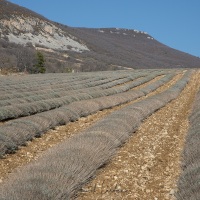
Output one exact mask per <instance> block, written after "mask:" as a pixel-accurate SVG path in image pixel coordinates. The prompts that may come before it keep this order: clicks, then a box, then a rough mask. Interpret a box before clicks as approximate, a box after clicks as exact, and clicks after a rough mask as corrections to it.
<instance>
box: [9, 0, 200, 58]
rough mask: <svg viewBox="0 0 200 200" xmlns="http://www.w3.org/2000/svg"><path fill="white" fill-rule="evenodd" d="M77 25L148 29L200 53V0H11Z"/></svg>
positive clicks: (166, 41) (168, 41)
mask: <svg viewBox="0 0 200 200" xmlns="http://www.w3.org/2000/svg"><path fill="white" fill-rule="evenodd" d="M10 2H13V3H16V4H18V5H21V6H24V7H26V8H29V9H31V10H33V11H35V12H37V13H39V14H42V15H43V16H45V17H47V18H48V19H51V20H53V21H56V22H60V23H63V24H66V25H68V26H74V27H92V28H99V27H101V28H104V27H117V28H129V29H137V30H140V31H146V32H148V33H149V34H150V35H151V36H153V37H154V38H155V39H157V40H158V41H160V42H161V43H164V44H166V45H168V46H170V47H172V48H175V49H178V50H181V51H184V52H187V53H190V54H192V55H195V56H198V57H200V21H199V20H200V0H151V1H150V0H57V1H55V0H10Z"/></svg>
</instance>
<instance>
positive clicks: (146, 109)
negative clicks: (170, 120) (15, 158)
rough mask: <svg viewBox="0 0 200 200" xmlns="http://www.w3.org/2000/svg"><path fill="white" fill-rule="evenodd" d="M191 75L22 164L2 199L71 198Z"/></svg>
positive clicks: (0, 193) (1, 189) (4, 187)
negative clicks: (26, 163)
mask: <svg viewBox="0 0 200 200" xmlns="http://www.w3.org/2000/svg"><path fill="white" fill-rule="evenodd" d="M189 77H190V72H189V73H186V74H185V75H184V76H183V78H182V79H181V80H180V81H177V83H176V84H175V85H174V86H172V87H171V88H169V89H168V90H166V91H164V92H162V93H160V94H157V95H154V96H151V97H148V98H147V99H145V100H142V101H140V102H137V103H135V104H131V105H129V106H126V107H125V108H123V109H121V110H119V111H115V112H113V113H112V114H110V115H109V116H107V117H105V118H104V119H102V120H100V121H99V122H97V123H96V124H94V125H93V126H91V127H90V128H89V129H87V130H86V131H84V132H82V133H80V134H78V135H75V136H73V137H72V138H71V139H69V140H66V141H64V142H62V143H61V144H58V145H56V146H55V147H53V148H51V149H49V150H48V151H46V152H45V153H44V154H43V156H41V157H40V158H39V159H38V160H37V162H33V163H30V164H29V165H28V166H25V167H22V168H21V169H19V170H18V171H17V172H16V173H14V174H12V175H11V176H10V177H9V179H8V181H6V182H5V183H4V184H2V186H1V187H0V197H1V199H2V200H25V199H27V198H28V199H29V200H32V199H41V200H51V199H52V200H54V199H58V200H61V199H72V198H73V197H74V195H75V193H76V192H77V190H78V189H80V187H81V186H82V185H83V184H84V183H86V182H87V180H89V179H90V178H91V177H92V176H94V174H95V171H96V170H97V169H98V168H99V167H101V166H102V165H104V164H105V163H106V162H108V161H109V160H110V158H111V157H112V156H113V155H114V154H115V153H116V151H117V149H118V148H119V146H120V145H121V144H123V143H124V142H125V141H126V140H127V139H128V137H129V136H130V135H132V134H133V132H134V131H135V130H136V129H137V127H138V126H139V125H140V124H141V122H142V121H143V120H144V119H145V118H147V117H148V116H149V115H151V114H152V113H154V112H155V111H156V110H158V109H160V108H161V107H163V106H165V105H166V104H167V103H168V102H170V101H172V100H173V99H175V98H177V96H178V95H179V94H180V92H181V91H182V89H183V88H184V87H185V86H186V84H187V82H188V81H189ZM127 114H128V116H127Z"/></svg>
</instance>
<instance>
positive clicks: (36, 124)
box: [0, 74, 172, 156]
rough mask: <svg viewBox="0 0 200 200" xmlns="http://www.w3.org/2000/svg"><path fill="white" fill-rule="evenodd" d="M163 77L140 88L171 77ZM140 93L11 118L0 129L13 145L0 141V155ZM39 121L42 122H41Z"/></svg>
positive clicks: (107, 97) (76, 103)
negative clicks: (52, 129)
mask: <svg viewBox="0 0 200 200" xmlns="http://www.w3.org/2000/svg"><path fill="white" fill-rule="evenodd" d="M166 77H167V78H162V79H161V80H158V81H157V82H154V83H151V84H150V85H153V87H152V88H151V90H149V85H148V86H146V87H144V88H143V90H144V91H146V90H145V88H147V89H148V91H149V92H152V91H154V90H155V89H157V88H158V87H160V86H161V83H162V84H165V83H166V82H167V81H169V80H170V79H171V78H172V75H171V74H170V76H166ZM145 80H149V78H148V77H147V79H145ZM140 83H141V82H140ZM156 83H157V87H156ZM144 95H146V92H143V91H142V90H136V91H131V90H130V91H128V92H124V93H119V94H115V95H111V96H106V97H105V96H104V97H99V98H95V99H91V100H85V101H84V100H83V101H77V102H73V103H71V104H69V105H67V106H63V107H61V108H59V109H55V110H51V111H47V112H43V113H39V114H36V115H33V116H29V117H25V118H22V119H16V120H12V121H11V122H8V123H6V124H5V125H2V126H1V131H2V133H3V134H4V135H6V136H7V137H8V138H10V139H11V140H12V141H13V142H12V144H13V145H12V146H10V145H7V144H6V141H4V142H3V143H4V145H3V143H2V146H1V149H0V156H2V155H4V154H5V153H12V152H13V151H15V150H17V148H18V146H20V145H25V143H26V141H28V140H31V139H32V138H33V137H38V136H40V135H41V134H43V133H44V132H45V131H47V130H48V129H50V128H53V127H55V126H58V125H63V124H67V123H68V122H70V121H75V120H77V119H79V118H80V117H84V116H87V115H90V114H92V113H95V112H97V111H99V110H103V109H106V108H111V107H113V106H117V105H120V104H124V103H127V102H129V101H132V100H134V99H137V98H139V97H142V96H144ZM6 111H8V110H6ZM38 119H39V120H38ZM43 121H44V123H42V122H43ZM22 125H23V126H22ZM26 126H27V128H26ZM9 144H10V142H9ZM7 147H8V148H7Z"/></svg>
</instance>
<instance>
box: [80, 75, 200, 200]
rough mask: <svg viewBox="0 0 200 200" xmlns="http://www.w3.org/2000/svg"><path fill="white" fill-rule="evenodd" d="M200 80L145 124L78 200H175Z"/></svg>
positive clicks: (192, 81) (197, 78)
mask: <svg viewBox="0 0 200 200" xmlns="http://www.w3.org/2000/svg"><path fill="white" fill-rule="evenodd" d="M199 79H200V74H199V73H196V74H195V75H194V76H193V77H192V79H191V81H190V83H189V84H188V85H187V86H186V88H185V89H184V90H183V91H182V93H181V95H179V97H178V98H177V99H176V100H174V101H172V102H170V103H169V104H168V105H166V106H165V107H164V108H162V109H160V110H159V111H157V112H156V113H154V114H153V115H152V116H150V117H149V118H148V119H147V120H145V121H144V123H143V124H142V125H141V126H140V128H139V129H138V131H137V132H136V133H134V134H133V136H132V137H131V138H130V139H129V141H128V142H127V143H126V144H125V145H124V146H123V147H122V148H120V150H119V152H118V154H117V155H116V156H115V157H114V158H113V159H112V160H111V162H110V163H109V164H108V165H106V166H105V167H103V168H101V169H99V171H98V172H97V176H96V178H94V179H93V180H92V181H91V182H90V183H88V185H86V186H84V187H83V188H82V190H81V192H80V193H79V194H78V198H77V199H79V200H85V199H87V200H88V199H96V200H97V199H98V200H100V199H106V200H111V199H112V200H118V199H120V200H121V199H133V200H169V199H171V200H172V199H175V197H174V192H175V190H176V181H177V178H178V176H179V174H180V172H181V171H180V170H181V169H180V162H181V152H182V150H183V147H184V141H185V136H186V133H187V130H188V114H189V112H190V109H191V105H192V103H193V101H194V97H195V94H196V92H197V91H198V88H199V85H200V84H199Z"/></svg>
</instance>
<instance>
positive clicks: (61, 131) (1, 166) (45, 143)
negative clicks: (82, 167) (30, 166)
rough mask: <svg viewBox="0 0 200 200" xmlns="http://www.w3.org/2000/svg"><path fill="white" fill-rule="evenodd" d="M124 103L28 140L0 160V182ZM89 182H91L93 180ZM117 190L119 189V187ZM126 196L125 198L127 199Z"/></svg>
mask: <svg viewBox="0 0 200 200" xmlns="http://www.w3.org/2000/svg"><path fill="white" fill-rule="evenodd" d="M181 77H182V74H178V75H176V76H175V77H174V78H173V79H172V80H171V81H170V82H169V83H167V84H165V85H164V86H162V87H160V88H158V89H157V90H156V91H154V92H152V93H150V94H148V95H147V96H145V97H142V98H139V99H137V100H136V101H139V100H142V99H144V98H147V97H148V96H152V95H154V94H156V93H159V92H162V91H164V90H166V89H168V88H169V87H170V86H171V85H173V84H174V83H175V82H176V81H177V80H178V79H180V78H181ZM160 78H161V77H157V78H155V79H154V80H152V81H150V82H148V83H146V84H144V85H142V86H139V87H137V88H136V89H140V88H142V87H144V86H146V85H148V84H150V83H152V82H154V81H156V80H158V79H160ZM136 101H132V102H129V103H128V104H131V103H134V102H136ZM126 105H127V104H124V105H121V106H117V107H114V108H112V109H106V110H104V111H99V112H97V113H96V114H94V115H90V116H88V117H84V118H81V119H80V120H79V121H77V122H73V123H70V124H68V125H65V126H60V127H57V128H55V130H50V131H48V133H47V134H44V135H43V136H42V137H41V138H35V139H34V140H33V141H32V142H28V143H27V146H25V147H21V148H20V150H19V151H17V152H16V153H15V154H11V155H7V156H6V157H5V158H4V159H1V160H0V183H1V182H3V181H5V179H6V177H7V176H8V175H9V174H10V173H11V172H14V171H15V170H16V168H19V167H21V166H23V165H26V164H27V163H29V162H31V161H32V160H36V159H37V158H38V157H39V156H41V155H42V152H44V151H45V150H47V149H48V148H51V147H52V146H54V145H56V144H58V143H59V142H61V141H63V140H65V139H67V138H69V137H71V136H72V135H74V134H77V133H79V132H80V131H83V130H85V129H86V128H87V127H89V126H90V125H91V124H93V123H95V122H96V121H98V120H100V119H102V118H103V117H105V116H106V115H108V114H109V113H111V112H113V111H115V110H118V109H121V108H122V107H124V106H126ZM105 169H106V168H105ZM114 169H115V168H113V170H114ZM116 169H117V168H116ZM123 170H127V169H123ZM125 172H127V171H125ZM122 175H123V176H124V174H123V173H122ZM128 175H129V171H128ZM110 177H112V174H111V176H110ZM116 177H117V176H116ZM116 177H114V180H115V179H116ZM119 178H120V176H119V177H117V179H116V180H119ZM95 180H96V179H95ZM102 180H103V184H104V178H102V179H100V184H101V181H102ZM105 180H107V179H105ZM116 180H115V183H117V185H112V187H110V189H109V190H110V191H112V190H113V191H115V190H116V189H117V187H122V186H120V185H119V184H118V182H116ZM122 180H123V179H122ZM91 184H93V182H92V183H91ZM105 185H106V184H105ZM87 187H89V188H94V187H95V188H98V187H99V186H98V185H97V184H96V183H94V184H93V185H91V186H87ZM113 187H114V188H113ZM100 188H103V187H100ZM106 188H107V186H106ZM112 188H113V189H112ZM85 190H88V192H87V193H85V192H84V193H83V194H81V197H80V198H83V199H96V198H97V199H98V198H99V197H98V196H99V195H100V199H101V198H103V199H108V197H110V194H109V193H106V195H108V196H106V197H105V198H104V197H102V191H104V189H101V190H100V191H99V192H100V193H98V190H96V189H95V193H94V192H92V193H91V192H89V190H90V189H85ZM117 190H119V188H118V189H117ZM128 190H129V189H126V194H128V193H127V191H128ZM115 192H116V191H115ZM115 192H114V193H115ZM111 193H112V194H114V193H113V192H111ZM117 194H118V193H117ZM120 194H121V193H120ZM131 194H132V193H131ZM91 195H92V196H91ZM94 195H97V197H96V196H94ZM117 196H118V195H117ZM128 198H129V197H128ZM128 198H126V199H128ZM113 199H116V198H115V197H113ZM130 199H133V197H131V198H130ZM142 199H143V198H142Z"/></svg>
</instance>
